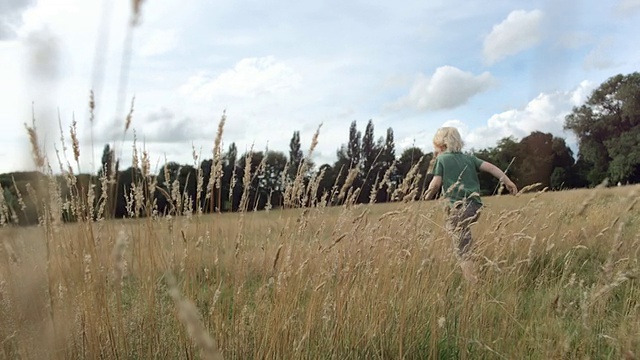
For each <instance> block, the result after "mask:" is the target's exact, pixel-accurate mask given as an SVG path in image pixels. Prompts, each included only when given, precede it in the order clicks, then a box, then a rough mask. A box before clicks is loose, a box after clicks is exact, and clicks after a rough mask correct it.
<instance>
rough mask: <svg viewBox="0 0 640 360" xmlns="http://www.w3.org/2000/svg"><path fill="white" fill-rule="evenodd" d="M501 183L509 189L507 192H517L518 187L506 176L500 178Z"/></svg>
mask: <svg viewBox="0 0 640 360" xmlns="http://www.w3.org/2000/svg"><path fill="white" fill-rule="evenodd" d="M502 183H503V184H504V186H505V187H506V188H507V190H509V192H510V193H511V194H513V195H515V194H517V193H518V187H517V186H516V184H514V183H513V181H511V179H509V178H508V177H505V178H504V179H503V180H502Z"/></svg>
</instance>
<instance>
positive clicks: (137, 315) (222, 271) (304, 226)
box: [0, 187, 640, 359]
mask: <svg viewBox="0 0 640 360" xmlns="http://www.w3.org/2000/svg"><path fill="white" fill-rule="evenodd" d="M639 190H640V187H619V188H609V189H595V190H594V189H591V190H573V191H565V192H555V193H535V194H533V193H530V194H524V195H519V196H517V197H514V196H500V197H493V198H485V203H486V208H485V210H484V212H483V213H482V216H481V219H480V221H479V223H478V224H476V225H474V227H473V233H474V237H475V247H474V254H475V255H474V263H475V264H476V267H477V269H478V275H479V280H480V281H479V282H478V283H477V284H470V283H468V282H466V281H465V280H464V278H463V277H462V276H461V272H460V269H459V267H458V266H457V265H456V260H455V257H454V256H453V252H452V245H451V243H450V241H449V239H448V238H447V236H446V234H445V232H444V231H443V229H442V226H443V211H442V206H443V204H442V203H441V202H439V201H431V202H410V203H393V204H382V205H358V206H343V207H331V208H329V207H316V208H309V209H306V210H271V211H269V212H259V213H251V212H248V213H240V214H215V215H201V216H199V215H195V214H194V215H193V216H189V217H173V218H157V219H151V218H148V219H126V220H110V221H99V222H87V223H78V224H67V225H59V226H40V227H31V228H12V227H7V228H3V229H0V235H1V237H2V245H3V246H2V247H0V343H1V351H0V354H2V356H0V358H6V359H16V358H24V359H36V358H37V359H45V358H52V359H87V358H96V359H97V358H100V359H148V358H157V359H193V358H208V359H216V358H224V359H425V358H440V359H455V358H460V359H465V358H473V359H520V358H529V359H560V358H562V359H567V358H572V359H573V358H576V359H584V358H591V359H603V358H612V359H620V358H626V359H635V358H636V356H638V354H640V303H639V302H638V299H640V286H639V285H638V280H637V276H638V275H639V274H640V265H639V259H640V235H638V229H640V220H639V216H638V215H639V212H638V210H637V208H636V207H634V206H635V205H636V201H637V200H638V195H639V194H640V193H639Z"/></svg>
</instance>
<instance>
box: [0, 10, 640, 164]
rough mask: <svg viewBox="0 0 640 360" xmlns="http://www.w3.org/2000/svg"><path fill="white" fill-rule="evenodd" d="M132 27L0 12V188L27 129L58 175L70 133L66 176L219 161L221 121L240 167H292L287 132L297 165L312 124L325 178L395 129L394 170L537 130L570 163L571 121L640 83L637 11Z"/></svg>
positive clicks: (209, 18)
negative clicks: (638, 77)
mask: <svg viewBox="0 0 640 360" xmlns="http://www.w3.org/2000/svg"><path fill="white" fill-rule="evenodd" d="M131 12H132V6H131V3H130V2H129V1H127V0H119V1H107V0H66V1H59V0H58V1H56V0H2V2H0V94H1V95H0V123H1V125H2V127H1V128H0V129H2V130H1V131H0V143H1V144H2V146H1V147H0V173H5V172H9V171H26V170H33V169H34V168H35V166H34V162H33V160H32V157H31V155H30V154H31V153H30V144H29V138H28V136H27V133H26V131H25V124H28V125H31V124H32V121H33V120H34V119H35V124H36V127H37V129H38V133H39V139H40V142H41V146H42V147H43V148H45V149H46V151H47V156H48V158H49V160H50V162H51V164H52V167H53V168H54V170H55V169H56V168H58V161H57V158H56V153H55V151H54V149H55V148H57V149H58V150H60V151H62V149H63V144H62V139H61V135H60V128H62V130H63V132H64V137H63V139H64V142H65V145H66V147H67V148H68V149H67V152H66V153H67V157H68V158H69V159H70V162H71V163H72V165H73V168H74V169H75V170H74V171H76V172H78V171H80V172H95V171H96V169H97V168H98V167H99V166H100V157H101V154H102V149H103V147H104V145H105V144H111V145H112V146H115V148H116V153H117V155H119V156H120V157H121V168H123V166H128V165H129V164H131V158H132V151H133V147H132V144H133V142H132V141H133V138H134V136H135V138H136V140H137V146H138V148H139V149H140V150H142V148H144V149H146V150H147V151H148V152H149V155H150V158H151V161H152V168H153V169H157V168H158V167H159V166H161V165H162V164H163V163H164V161H165V159H166V160H168V161H177V162H179V163H183V164H194V162H195V161H199V160H201V159H206V158H211V157H212V155H211V154H212V147H213V143H214V139H215V136H216V130H217V128H218V123H219V121H220V119H221V117H222V115H223V113H225V114H226V123H225V127H224V134H223V146H224V147H225V148H226V147H228V145H229V144H230V143H231V142H235V143H236V144H237V146H238V149H239V150H240V152H243V151H245V150H249V149H250V148H251V147H252V146H253V147H254V149H255V150H265V149H267V148H268V149H270V150H280V151H284V152H288V146H289V140H290V139H291V136H292V134H293V132H294V131H300V134H301V140H302V147H303V149H305V150H306V149H307V148H308V147H309V145H310V143H311V138H312V136H313V133H314V132H315V131H316V129H317V128H318V126H320V125H321V124H322V127H321V128H320V137H319V144H318V146H317V148H316V150H315V153H314V161H315V162H316V163H317V164H320V163H324V162H329V163H331V162H333V161H334V160H335V155H336V150H337V149H338V148H339V147H340V145H341V144H344V143H346V142H347V140H348V129H349V126H350V124H351V122H352V121H356V122H357V125H358V129H359V130H361V131H363V132H364V128H365V126H366V124H367V122H368V121H369V120H372V121H373V124H374V126H375V135H376V137H382V136H384V135H385V133H386V129H387V128H389V127H392V128H393V130H394V134H395V140H396V147H397V149H396V152H397V153H398V154H400V153H401V151H402V150H403V149H405V148H407V147H409V146H418V147H420V148H422V149H423V150H424V151H425V152H430V151H432V145H431V144H432V143H431V139H432V137H433V134H434V133H435V131H436V130H437V128H438V127H440V126H445V125H447V126H456V127H458V128H459V129H460V131H461V133H462V136H463V139H464V141H465V148H466V149H472V148H473V149H481V148H487V147H491V146H495V144H496V143H497V141H498V140H499V139H501V138H503V137H506V136H513V137H515V138H516V139H521V138H522V137H524V136H526V135H528V134H529V133H530V132H531V131H536V130H537V131H543V132H550V133H552V134H554V135H556V136H561V137H564V138H565V139H567V142H568V143H569V144H570V145H571V146H572V147H573V148H574V149H575V146H576V139H575V138H574V137H573V135H572V134H571V133H568V132H565V131H563V123H564V117H565V116H566V115H567V114H568V113H569V112H570V111H571V109H572V108H573V107H574V106H579V105H581V104H582V103H584V101H585V100H586V98H587V97H588V96H589V95H590V93H591V92H592V91H593V90H594V89H595V88H596V87H597V86H598V85H599V84H601V83H602V82H604V81H606V79H608V78H609V77H611V76H614V75H617V74H628V73H632V72H635V71H638V70H639V68H640V48H639V47H638V46H637V45H636V38H637V34H639V33H640V25H639V24H640V0H613V1H595V0H585V1H577V0H563V1H557V0H556V1H551V0H549V1H520V0H494V1H490V2H479V1H468V0H467V1H462V0H446V1H444V0H442V1H441V0H432V1H413V0H397V1H393V2H389V1H378V0H368V1H361V0H351V1H344V0H341V1H336V0H327V1H317V2H301V1H291V0H281V1H265V0H233V1H228V0H224V1H215V2H213V1H208V0H191V1H176V0H163V1H150V0H146V1H143V2H142V7H141V13H140V16H139V18H137V21H135V22H134V19H133V18H132V14H131ZM132 23H135V26H131V24H132ZM127 49H130V51H127ZM91 90H93V92H94V99H95V104H96V106H95V110H94V112H93V120H91V116H90V111H89V94H90V91H91ZM134 97H135V102H134V105H133V112H132V117H131V126H130V128H129V129H127V131H125V119H126V117H127V114H128V113H129V111H130V107H131V103H132V101H133V99H134ZM74 120H75V121H76V122H77V129H78V137H79V139H80V163H79V165H76V164H75V161H73V153H72V151H71V150H70V149H69V147H70V143H69V142H70V140H69V128H70V126H71V124H72V121H74ZM194 154H196V156H197V157H198V160H194ZM60 156H61V157H62V159H63V161H64V162H66V161H65V160H64V156H63V155H62V154H61V155H60ZM78 168H79V169H78Z"/></svg>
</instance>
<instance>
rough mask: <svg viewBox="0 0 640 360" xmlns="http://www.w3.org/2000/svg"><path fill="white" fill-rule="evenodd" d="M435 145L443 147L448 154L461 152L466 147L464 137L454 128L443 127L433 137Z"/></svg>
mask: <svg viewBox="0 0 640 360" xmlns="http://www.w3.org/2000/svg"><path fill="white" fill-rule="evenodd" d="M433 144H434V145H437V146H439V147H443V148H444V149H445V151H448V152H460V151H462V147H463V146H464V142H463V141H462V136H460V132H458V129H456V128H454V127H448V126H445V127H441V128H440V129H438V131H436V134H435V135H434V137H433Z"/></svg>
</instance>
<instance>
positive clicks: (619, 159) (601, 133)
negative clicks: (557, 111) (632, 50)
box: [564, 72, 640, 185]
mask: <svg viewBox="0 0 640 360" xmlns="http://www.w3.org/2000/svg"><path fill="white" fill-rule="evenodd" d="M564 128H565V129H567V130H571V131H572V132H573V133H574V134H575V135H576V137H577V138H578V149H579V151H578V157H579V158H581V159H583V160H584V161H586V162H587V163H588V164H589V165H590V167H591V169H590V171H589V172H588V180H589V182H590V185H596V184H598V183H600V182H602V181H603V180H604V178H606V177H609V178H610V180H611V181H614V182H617V181H622V182H626V181H629V182H638V181H640V150H638V149H640V73H638V72H634V73H632V74H628V75H622V74H619V75H616V76H613V77H611V78H609V79H608V80H606V81H605V82H604V83H602V84H601V85H600V86H599V87H598V88H597V89H595V90H594V91H593V92H592V93H591V95H590V96H589V98H588V99H587V101H586V102H585V104H583V105H582V106H580V107H574V108H573V110H572V112H571V113H570V114H569V115H567V116H566V118H565V124H564Z"/></svg>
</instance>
